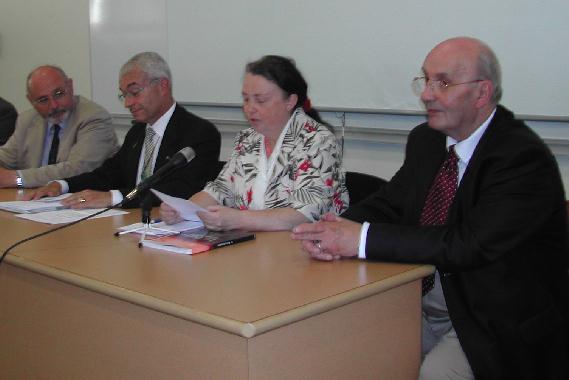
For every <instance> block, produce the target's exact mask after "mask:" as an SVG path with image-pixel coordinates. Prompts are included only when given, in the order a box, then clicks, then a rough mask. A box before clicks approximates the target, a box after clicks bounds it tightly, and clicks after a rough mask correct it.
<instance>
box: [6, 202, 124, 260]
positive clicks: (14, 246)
mask: <svg viewBox="0 0 569 380" xmlns="http://www.w3.org/2000/svg"><path fill="white" fill-rule="evenodd" d="M121 203H122V201H121V202H119V203H117V204H115V205H112V206H110V207H107V208H106V209H104V210H101V211H97V212H96V213H94V214H91V215H87V216H85V217H83V218H81V219H79V220H76V221H74V222H71V223H67V224H64V225H62V226H57V227H55V228H52V229H49V230H47V231H44V232H41V233H39V234H36V235H32V236H30V237H27V238H25V239H24V240H20V241H18V242H16V243H14V244H12V245H11V246H10V247H8V249H6V250H5V251H4V253H3V254H2V256H0V265H2V262H3V261H4V257H6V255H7V254H8V252H10V251H11V250H12V249H13V248H16V247H17V246H19V245H20V244H23V243H25V242H28V241H30V240H33V239H36V238H39V237H41V236H44V235H47V234H50V233H52V232H55V231H58V230H62V229H64V228H67V227H71V226H73V225H74V224H77V223H79V222H82V221H84V220H87V219H89V218H92V217H94V216H97V215H100V214H102V213H104V212H106V211H109V210H110V209H113V208H115V207H117V206H118V205H120V204H121Z"/></svg>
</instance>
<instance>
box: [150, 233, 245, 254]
mask: <svg viewBox="0 0 569 380" xmlns="http://www.w3.org/2000/svg"><path fill="white" fill-rule="evenodd" d="M253 239H255V234H254V233H253V232H250V231H242V230H230V231H210V230H208V229H207V228H205V227H202V228H198V229H193V230H189V231H184V232H182V233H180V234H178V235H168V236H159V237H154V236H152V237H148V238H147V239H145V240H143V241H142V242H141V245H142V246H143V247H149V248H156V249H163V250H167V251H172V252H178V253H185V254H188V255H192V254H194V253H200V252H205V251H209V250H211V249H214V248H219V247H225V246H226V245H231V244H236V243H240V242H242V241H247V240H253Z"/></svg>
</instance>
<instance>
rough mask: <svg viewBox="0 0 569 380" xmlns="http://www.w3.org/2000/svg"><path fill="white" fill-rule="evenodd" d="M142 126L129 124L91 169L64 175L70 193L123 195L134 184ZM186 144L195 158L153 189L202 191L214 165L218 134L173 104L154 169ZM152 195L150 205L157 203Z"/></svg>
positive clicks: (183, 192)
mask: <svg viewBox="0 0 569 380" xmlns="http://www.w3.org/2000/svg"><path fill="white" fill-rule="evenodd" d="M145 131H146V125H145V124H142V123H138V124H135V125H133V126H132V127H131V128H130V130H129V131H128V133H127V134H126V137H125V139H124V143H123V145H122V146H121V148H120V150H119V151H118V152H117V153H116V154H115V155H114V156H112V157H110V158H109V159H107V160H106V161H105V162H103V164H102V165H101V166H100V167H98V168H97V169H95V170H93V171H92V172H88V173H84V174H81V175H78V176H75V177H71V178H66V179H65V180H66V181H67V183H68V184H69V190H70V191H71V192H77V191H81V190H85V189H92V190H100V191H108V190H113V189H118V190H120V191H121V193H122V194H123V195H126V194H128V193H129V192H130V191H131V190H132V189H134V188H135V187H136V178H137V173H138V163H139V159H140V153H141V151H142V147H143V145H144V135H145ZM187 146H190V147H192V148H193V149H194V150H195V152H196V157H195V158H194V159H193V160H192V161H190V163H189V164H187V165H186V166H184V167H183V168H181V169H178V170H175V171H174V172H173V173H172V174H171V175H169V176H167V177H166V178H164V179H163V180H162V181H160V182H158V183H157V184H156V185H155V186H153V187H154V188H155V189H157V190H159V191H162V192H164V193H166V194H169V195H173V196H176V197H182V198H189V197H190V196H192V195H193V194H194V193H197V192H198V191H200V190H202V189H203V187H204V185H205V183H206V182H207V181H208V180H210V179H211V175H212V168H215V167H216V166H217V162H218V160H219V150H220V147H221V136H220V134H219V132H218V130H217V129H216V128H215V126H214V125H213V124H212V123H210V122H209V121H207V120H204V119H201V118H199V117H197V116H195V115H193V114H191V113H189V112H188V111H186V110H185V109H184V108H183V107H181V106H179V105H176V109H175V110H174V113H173V114H172V117H171V118H170V122H169V123H168V125H167V126H166V130H165V131H164V137H163V138H162V143H161V144H160V149H159V150H158V156H157V158H156V164H155V165H154V170H155V171H156V170H157V169H158V168H160V167H161V166H162V165H164V164H165V163H167V162H168V160H169V159H170V158H171V157H172V156H173V155H174V154H175V153H177V152H178V151H179V150H180V149H182V148H184V147H187ZM159 203H160V202H159V201H158V199H157V198H156V197H154V199H153V205H155V206H156V205H159ZM139 205H140V200H137V199H134V200H132V201H130V202H126V204H125V205H124V206H123V207H126V208H132V207H138V206H139Z"/></svg>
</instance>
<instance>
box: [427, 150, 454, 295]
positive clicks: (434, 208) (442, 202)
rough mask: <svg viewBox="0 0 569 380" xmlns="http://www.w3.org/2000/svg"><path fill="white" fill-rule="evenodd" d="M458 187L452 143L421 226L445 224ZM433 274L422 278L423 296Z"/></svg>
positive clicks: (430, 284)
mask: <svg viewBox="0 0 569 380" xmlns="http://www.w3.org/2000/svg"><path fill="white" fill-rule="evenodd" d="M457 187H458V156H457V155H456V153H455V151H454V145H451V146H450V147H449V150H448V152H447V156H446V158H445V160H444V162H443V164H442V165H441V167H440V169H439V172H438V173H437V176H436V177H435V180H434V181H433V184H432V185H431V188H430V190H429V194H427V199H426V201H425V205H424V206H423V211H422V212H421V219H420V220H419V222H420V223H421V225H422V226H441V225H444V224H446V221H447V218H448V210H449V208H450V205H451V203H452V201H453V199H454V195H455V194H456V189H457ZM434 285H435V275H434V274H431V275H429V276H427V277H425V278H424V279H423V296H424V295H425V294H427V293H428V292H430V291H431V289H433V286H434Z"/></svg>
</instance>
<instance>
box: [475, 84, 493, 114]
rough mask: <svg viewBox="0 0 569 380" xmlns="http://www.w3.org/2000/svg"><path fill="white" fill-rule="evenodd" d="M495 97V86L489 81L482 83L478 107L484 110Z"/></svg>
mask: <svg viewBox="0 0 569 380" xmlns="http://www.w3.org/2000/svg"><path fill="white" fill-rule="evenodd" d="M493 95H494V84H493V83H492V82H491V81H489V80H483V81H482V82H480V86H479V91H478V98H477V99H476V106H477V107H478V108H482V107H484V106H486V105H487V104H488V103H490V102H491V101H492V96H493Z"/></svg>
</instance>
